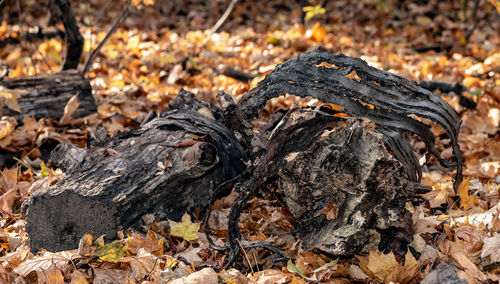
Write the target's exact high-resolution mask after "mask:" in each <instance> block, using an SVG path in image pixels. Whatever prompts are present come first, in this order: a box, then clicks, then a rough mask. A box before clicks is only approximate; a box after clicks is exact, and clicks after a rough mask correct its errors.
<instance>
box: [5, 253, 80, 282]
mask: <svg viewBox="0 0 500 284" xmlns="http://www.w3.org/2000/svg"><path fill="white" fill-rule="evenodd" d="M76 257H78V256H77V255H76V253H75V252H72V251H62V252H57V253H51V252H46V253H45V254H44V255H41V256H36V257H34V258H33V259H29V260H26V261H24V262H23V263H21V264H19V265H18V266H17V267H16V268H15V269H14V270H13V271H14V273H17V274H19V275H21V276H23V277H25V276H26V275H28V274H30V273H31V272H32V271H36V272H42V271H46V270H48V269H49V268H50V267H51V266H53V265H54V266H56V267H57V268H58V269H61V270H65V269H66V268H67V267H68V262H70V261H71V260H74V259H75V258H76Z"/></svg>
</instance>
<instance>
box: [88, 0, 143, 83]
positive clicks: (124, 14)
mask: <svg viewBox="0 0 500 284" xmlns="http://www.w3.org/2000/svg"><path fill="white" fill-rule="evenodd" d="M141 4H142V1H141V2H139V4H138V5H141ZM131 6H132V0H128V1H127V4H126V5H125V8H124V9H123V11H122V13H121V14H120V16H119V17H118V19H117V20H116V22H115V23H114V24H113V26H111V28H110V29H109V31H108V33H107V34H106V36H104V38H103V39H102V41H101V42H100V43H99V44H98V45H97V47H96V48H95V49H94V50H93V51H92V53H90V56H89V59H88V60H87V63H85V67H84V68H83V71H82V76H85V74H86V73H87V72H88V71H89V68H90V65H92V63H93V62H94V60H95V59H96V57H97V54H98V53H99V51H100V50H101V48H102V47H103V46H104V44H105V43H106V41H107V40H108V39H109V37H110V36H111V35H112V34H113V33H114V32H115V30H116V29H117V28H118V26H120V24H121V23H123V21H125V19H126V18H127V17H128V16H129V15H130V14H131V13H132V12H131V9H130V8H131Z"/></svg>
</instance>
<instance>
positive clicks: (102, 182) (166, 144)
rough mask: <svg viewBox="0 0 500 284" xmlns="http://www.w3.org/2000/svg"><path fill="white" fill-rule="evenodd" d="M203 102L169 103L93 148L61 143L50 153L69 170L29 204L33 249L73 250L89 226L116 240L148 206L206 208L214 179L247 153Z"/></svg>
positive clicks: (175, 212) (168, 211)
mask: <svg viewBox="0 0 500 284" xmlns="http://www.w3.org/2000/svg"><path fill="white" fill-rule="evenodd" d="M200 107H203V106H197V107H195V109H189V107H185V108H180V109H173V110H170V111H168V112H166V113H164V114H162V115H161V117H157V118H154V119H152V120H151V121H149V122H146V123H144V124H142V125H141V126H140V127H139V128H138V129H136V130H132V131H130V132H128V133H125V134H122V135H120V136H118V137H114V138H113V139H109V138H104V139H103V141H97V142H96V143H94V144H95V146H94V147H92V148H90V149H88V150H86V149H80V148H76V147H75V146H73V145H70V144H66V145H61V146H60V147H59V148H58V149H57V150H56V151H55V153H54V154H53V160H54V162H55V163H56V165H58V166H59V167H62V168H63V169H65V172H66V174H67V175H68V176H67V177H66V178H65V179H64V180H63V181H62V182H61V183H59V184H57V185H56V186H54V187H52V188H50V189H49V190H48V191H46V192H39V193H36V194H35V195H34V196H33V197H32V198H31V199H30V200H29V202H28V203H27V204H25V209H26V214H27V216H26V221H27V226H26V230H27V232H28V234H29V236H30V244H31V249H32V250H34V251H36V250H38V249H41V248H45V249H47V250H51V251H58V250H63V249H72V248H75V247H76V246H77V245H78V240H79V238H80V237H81V236H82V235H83V234H85V233H93V234H94V235H96V236H100V235H103V234H105V235H107V237H108V238H111V239H112V238H114V237H115V236H116V232H117V231H118V230H122V229H126V228H128V227H134V226H137V225H138V224H139V223H140V220H141V216H143V215H144V214H147V213H153V214H155V216H156V218H158V219H165V218H169V219H173V220H180V218H181V217H182V215H183V214H184V213H185V212H194V211H195V210H197V209H201V210H203V209H206V207H207V206H208V202H209V199H210V198H209V197H210V196H211V194H212V193H213V190H214V188H215V187H214V185H215V184H218V183H221V182H223V181H225V180H228V179H231V178H233V177H234V176H236V175H238V174H239V173H240V172H241V171H243V170H244V167H245V165H244V161H246V160H247V158H246V154H245V152H244V150H243V148H242V147H241V146H240V144H239V143H238V141H237V139H236V138H235V137H234V135H233V133H232V132H231V131H229V130H228V129H226V128H225V127H224V126H223V125H222V124H221V123H219V122H217V121H215V120H212V119H210V118H207V117H205V116H203V115H202V114H200V113H199V112H197V111H196V109H198V108H200ZM101 139H102V137H101Z"/></svg>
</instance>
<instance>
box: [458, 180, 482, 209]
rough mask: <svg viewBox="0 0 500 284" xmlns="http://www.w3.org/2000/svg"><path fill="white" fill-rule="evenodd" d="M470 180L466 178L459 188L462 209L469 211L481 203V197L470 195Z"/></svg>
mask: <svg viewBox="0 0 500 284" xmlns="http://www.w3.org/2000/svg"><path fill="white" fill-rule="evenodd" d="M469 185H470V179H469V178H466V179H465V180H464V181H463V182H462V183H461V184H460V186H459V187H458V196H459V197H460V208H462V209H464V210H467V209H469V208H471V207H473V206H476V205H477V204H478V203H479V196H476V195H469Z"/></svg>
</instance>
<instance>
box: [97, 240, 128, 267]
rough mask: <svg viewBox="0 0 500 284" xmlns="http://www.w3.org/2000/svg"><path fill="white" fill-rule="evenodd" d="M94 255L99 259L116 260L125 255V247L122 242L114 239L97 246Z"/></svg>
mask: <svg viewBox="0 0 500 284" xmlns="http://www.w3.org/2000/svg"><path fill="white" fill-rule="evenodd" d="M96 255H97V256H98V257H99V259H100V260H101V261H107V262H118V260H120V258H122V257H124V256H125V249H124V246H123V245H122V244H120V243H119V242H117V241H115V242H112V243H109V244H106V245H104V246H103V247H101V248H99V249H98V250H97V251H96Z"/></svg>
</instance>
